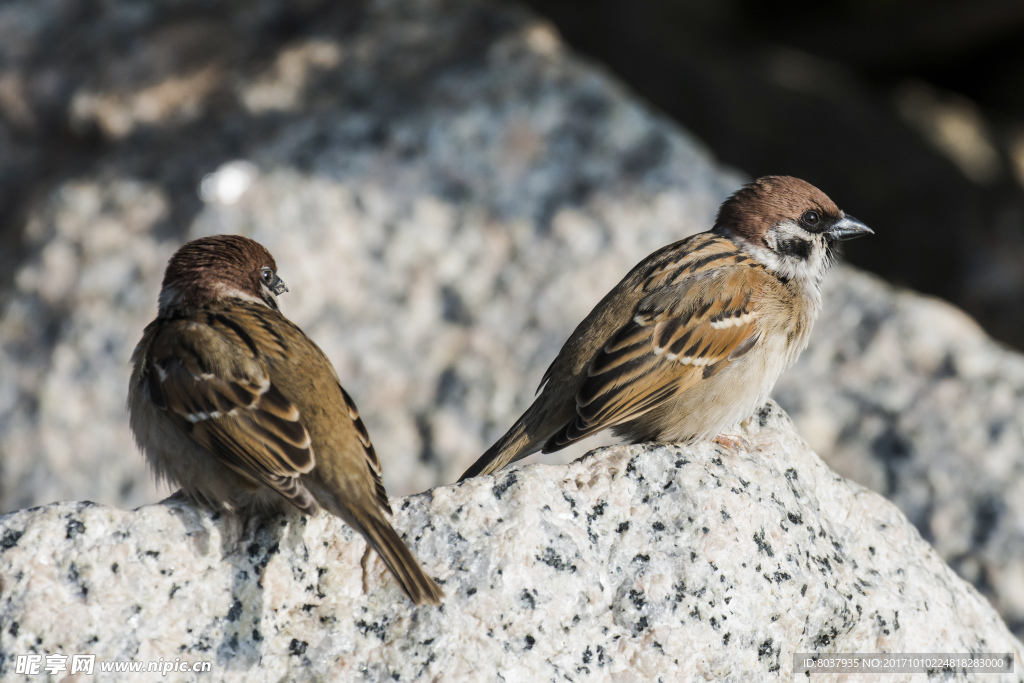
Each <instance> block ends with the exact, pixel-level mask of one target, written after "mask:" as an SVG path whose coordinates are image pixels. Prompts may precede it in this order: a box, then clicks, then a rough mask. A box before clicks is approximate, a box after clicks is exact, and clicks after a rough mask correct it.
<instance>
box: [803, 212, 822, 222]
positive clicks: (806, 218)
mask: <svg viewBox="0 0 1024 683" xmlns="http://www.w3.org/2000/svg"><path fill="white" fill-rule="evenodd" d="M800 220H801V221H802V222H803V224H804V225H807V226H814V225H817V224H818V221H820V220H821V216H819V215H818V212H817V211H806V212H804V215H803V216H800Z"/></svg>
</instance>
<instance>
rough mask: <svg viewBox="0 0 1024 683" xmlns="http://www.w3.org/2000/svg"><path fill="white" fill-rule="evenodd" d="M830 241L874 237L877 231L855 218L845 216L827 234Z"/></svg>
mask: <svg viewBox="0 0 1024 683" xmlns="http://www.w3.org/2000/svg"><path fill="white" fill-rule="evenodd" d="M825 234H826V235H827V236H828V237H829V239H831V240H835V241H837V242H841V241H843V240H852V239H853V238H854V237H861V236H863V235H874V234H875V231H874V230H872V229H871V228H869V227H868V226H866V225H864V224H863V223H861V222H860V221H859V220H857V219H856V218H854V217H853V216H843V217H842V218H840V219H839V220H838V221H836V224H835V225H833V226H832V227H831V228H830V229H829V230H828V231H827V232H826V233H825Z"/></svg>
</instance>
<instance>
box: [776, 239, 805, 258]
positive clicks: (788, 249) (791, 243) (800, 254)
mask: <svg viewBox="0 0 1024 683" xmlns="http://www.w3.org/2000/svg"><path fill="white" fill-rule="evenodd" d="M776 251H777V252H778V253H780V254H782V255H783V256H793V257H794V258H798V259H802V260H806V259H807V257H808V256H810V255H811V243H810V242H808V241H807V240H802V239H800V238H799V237H794V238H792V239H788V240H782V241H780V242H779V244H778V247H777V249H776Z"/></svg>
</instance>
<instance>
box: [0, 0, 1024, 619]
mask: <svg viewBox="0 0 1024 683" xmlns="http://www.w3.org/2000/svg"><path fill="white" fill-rule="evenodd" d="M72 10H75V3H70V2H67V1H66V0H50V1H48V2H35V1H27V0H26V1H23V2H12V3H8V4H6V5H5V6H4V7H3V8H0V35H2V36H4V38H5V39H4V40H0V60H2V66H3V68H4V69H5V71H4V72H3V74H0V81H2V83H0V89H3V93H4V95H3V97H4V99H3V101H2V102H0V105H2V107H4V111H3V112H2V113H3V114H4V116H3V117H0V118H3V120H4V122H5V123H4V124H3V125H11V122H12V121H16V120H20V119H18V117H17V116H15V115H14V114H12V113H11V112H12V111H14V110H15V109H17V110H18V111H22V110H24V111H25V112H28V114H26V116H30V118H31V119H32V121H34V122H35V123H33V124H32V125H33V126H35V127H36V128H35V130H42V131H44V132H45V131H47V130H50V129H51V128H54V127H61V130H66V131H70V132H72V133H74V134H75V135H79V136H82V137H83V139H89V140H93V141H94V144H93V145H92V146H91V147H90V153H89V154H87V155H84V156H81V157H76V159H75V163H68V160H67V159H65V158H63V157H61V158H60V159H59V161H60V163H55V162H52V161H51V162H49V167H50V168H57V167H59V168H60V172H56V171H53V172H52V173H49V174H48V181H47V182H46V183H43V184H41V185H40V186H38V187H36V188H35V190H34V192H32V193H23V194H24V195H25V197H24V199H23V202H24V204H23V206H22V209H21V210H19V211H16V212H12V213H11V215H13V216H17V217H19V220H22V221H23V225H21V234H20V235H19V241H21V242H22V243H23V244H24V247H25V256H24V258H23V259H22V260H21V261H20V262H19V263H18V264H17V265H16V266H15V267H11V268H7V267H5V268H4V269H3V270H4V273H2V274H0V287H3V288H4V290H3V291H0V510H13V509H17V508H24V507H29V506H32V505H39V504H44V503H48V502H51V501H54V500H61V499H67V500H86V499H88V500H94V501H97V502H98V503H101V504H104V505H114V506H120V507H134V506H137V505H141V504H143V503H147V502H152V501H155V500H159V498H160V497H162V496H163V495H166V493H168V491H160V490H158V489H157V488H156V487H155V486H154V484H153V482H152V481H151V480H150V478H149V477H148V476H147V475H146V472H145V470H144V466H143V461H142V458H141V457H140V456H139V455H138V454H137V452H136V450H135V448H134V445H133V443H132V439H131V435H130V433H129V431H128V428H127V418H126V415H125V412H124V398H125V395H126V393H127V387H126V383H127V379H128V368H127V359H128V357H129V356H130V353H131V349H132V347H133V346H134V344H135V342H136V341H137V339H138V338H139V336H140V335H141V330H142V328H143V326H144V325H145V324H146V323H147V322H148V321H149V320H150V319H151V318H152V316H153V315H154V313H155V309H156V293H157V291H158V288H159V282H160V278H161V275H162V270H163V267H164V264H165V262H166V259H167V258H168V257H169V256H170V254H171V253H172V252H173V251H174V250H175V249H176V248H177V247H178V246H180V244H181V243H182V242H183V241H184V240H186V239H189V238H193V237H198V236H202V235H206V234H210V233H214V232H241V233H244V234H247V235H249V236H251V237H254V238H256V239H258V240H260V241H262V242H263V243H265V244H266V245H267V246H268V247H269V248H270V249H271V251H272V252H273V253H274V254H275V255H276V257H277V260H278V263H279V264H280V266H281V272H282V275H283V276H284V278H285V280H286V281H287V282H288V284H289V286H290V287H291V290H292V291H291V293H290V294H288V295H287V296H285V297H283V299H282V307H283V309H284V311H285V313H286V314H287V315H289V316H290V317H291V318H292V319H293V320H295V321H296V322H297V323H298V324H300V325H301V326H302V327H303V328H304V329H305V330H306V331H307V332H308V333H309V334H310V335H311V336H312V337H313V338H314V339H315V340H316V341H317V342H318V343H319V344H320V345H321V346H323V347H324V349H325V350H326V351H327V354H328V356H329V357H330V358H331V359H332V361H333V362H334V363H335V365H336V367H337V369H338V372H339V374H340V375H341V377H342V380H343V382H344V383H345V385H346V387H347V388H348V389H349V391H350V393H351V394H352V395H353V396H354V398H355V399H356V401H357V403H358V405H359V407H360V411H361V413H362V415H363V417H364V420H365V421H366V423H367V425H368V428H369V430H370V433H371V435H372V437H373V439H374V442H375V444H376V446H377V451H378V453H379V454H380V456H381V459H382V460H383V464H384V481H385V484H386V485H387V487H388V490H389V491H390V492H391V493H393V494H398V495H404V494H408V493H413V492H417V491H422V490H425V489H427V488H429V487H431V486H436V485H438V484H442V483H446V482H451V481H454V480H455V478H456V477H457V476H458V475H459V474H460V473H461V472H462V470H463V469H464V468H465V467H466V466H468V465H469V464H470V463H471V462H472V461H473V460H474V459H475V458H476V457H477V456H478V455H479V453H480V452H481V451H482V450H483V449H484V448H485V447H486V446H487V445H488V444H489V443H490V442H491V441H493V439H495V438H496V437H497V436H499V435H500V434H501V433H502V432H503V431H504V430H505V429H506V428H507V426H508V425H509V424H510V423H511V422H512V421H513V420H514V419H515V417H516V416H518V414H519V413H520V412H521V411H522V410H523V409H524V408H525V407H526V406H527V405H529V403H530V400H531V398H532V395H533V390H534V388H535V386H536V384H537V383H538V382H539V381H540V378H541V376H542V374H543V371H544V369H545V368H546V367H547V365H548V363H550V361H551V359H552V358H553V357H554V355H555V353H556V352H557V350H558V348H559V346H560V345H561V343H562V342H563V341H564V339H565V338H566V337H567V336H568V334H569V333H570V332H571V330H572V329H573V328H574V327H575V325H576V324H577V323H578V321H579V320H580V319H582V318H583V316H584V315H585V314H586V313H587V312H588V311H589V310H590V308H591V307H592V306H593V305H594V304H595V303H596V302H597V301H598V300H599V298H600V297H601V296H602V295H603V294H604V293H605V292H606V291H607V290H608V289H609V288H610V287H611V286H612V285H614V283H615V282H616V281H617V280H618V279H619V278H620V277H621V276H622V275H623V274H625V272H626V271H627V270H628V269H629V268H630V267H631V266H632V265H633V264H634V263H636V262H637V261H638V260H639V259H641V258H642V257H643V256H645V255H646V254H648V253H649V252H651V251H653V250H654V249H656V248H658V247H660V246H662V245H664V244H667V243H669V242H672V241H674V240H677V239H679V238H682V237H684V236H686V235H688V234H691V233H693V232H696V231H699V230H703V229H706V228H707V227H708V226H709V225H710V224H711V220H712V217H713V215H714V211H715V209H716V208H717V206H718V204H719V202H720V201H721V200H722V199H723V198H724V197H725V196H726V195H727V194H728V193H729V192H730V191H732V190H733V189H735V188H736V187H737V186H738V185H739V183H740V182H741V181H742V180H743V178H741V177H740V176H739V175H738V174H736V173H733V172H730V171H729V170H728V169H723V168H722V167H721V166H720V165H718V164H717V163H716V162H715V161H714V160H713V159H712V157H711V156H710V154H709V153H708V152H707V151H706V150H705V149H704V147H703V146H702V145H701V144H700V143H699V142H698V141H696V140H694V139H693V138H692V137H691V136H690V135H688V134H687V133H686V132H685V131H682V130H680V129H679V127H678V126H676V125H674V124H673V123H672V122H670V121H669V120H667V119H666V118H665V117H663V116H661V115H659V114H658V113H657V112H655V111H652V110H651V108H650V107H648V106H646V105H645V104H644V103H642V102H640V101H638V99H637V98H636V97H635V96H634V95H633V94H631V93H630V92H629V91H628V90H627V89H625V88H624V87H623V86H622V85H620V84H619V83H617V82H615V81H614V80H613V79H611V78H609V77H608V76H607V75H606V74H605V73H604V72H603V71H602V70H601V69H600V68H599V67H596V66H595V65H593V64H590V63H587V62H586V61H585V60H582V59H580V58H579V57H577V56H575V55H574V54H572V53H571V52H570V51H568V50H567V49H565V47H564V46H563V45H562V44H561V41H560V40H559V38H558V36H557V34H556V33H555V32H554V31H553V30H552V29H551V27H550V26H549V25H548V24H546V23H545V22H543V21H541V20H539V19H537V18H536V17H535V16H534V15H532V14H530V13H528V12H526V11H523V10H522V9H520V8H518V7H516V6H513V5H508V4H497V3H491V2H486V1H484V0H456V1H450V0H423V1H420V2H406V1H398V2H393V1H385V0H352V2H346V3H331V2H326V0H324V1H321V0H303V1H302V2H285V1H284V0H261V2H259V3H252V2H238V1H235V0H217V1H214V2H210V1H208V0H203V1H202V2H199V0H161V1H159V2H148V3H131V2H111V3H101V6H98V7H97V8H96V11H97V14H96V16H94V17H90V20H89V21H88V22H85V21H82V16H81V15H80V14H77V13H76V11H72ZM200 10H201V11H200ZM281 26H285V27H288V30H286V31H281V30H280V29H275V27H281ZM54 44H61V45H63V46H64V48H63V49H62V50H53V49H51V46H52V45H54ZM399 55H400V56H401V58H398V56H399ZM11 83H14V84H15V85H17V84H18V83H20V84H22V85H21V86H18V87H14V86H10V84H11ZM4 84H7V85H4ZM4 88H6V89H4ZM11 93H14V94H13V95H12V94H11ZM12 98H13V99H12ZM19 98H20V99H19ZM12 107H14V108H15V109H11V108H12ZM25 120H28V119H25ZM3 134H4V133H3V132H2V131H0V136H2V135H3ZM38 137H39V139H44V138H48V136H47V135H45V134H43V133H38ZM49 137H52V136H49ZM53 139H54V140H57V141H58V142H56V143H54V144H55V145H56V147H61V144H60V138H57V137H54V138H53ZM0 143H2V140H0ZM19 144H20V143H19ZM11 159H14V157H13V156H12V157H11ZM2 163H7V162H2ZM11 163H14V162H13V161H12V162H11ZM19 163H20V162H19ZM26 163H27V162H26ZM32 163H35V162H32ZM44 165H45V164H44ZM5 168H6V167H5ZM12 168H13V167H12ZM18 168H20V167H18ZM779 170H780V171H785V169H779ZM11 175H24V174H23V173H22V171H21V170H17V169H15V171H10V172H9V171H7V170H4V169H0V179H2V178H3V177H8V176H11ZM810 180H812V181H813V180H814V179H813V178H811V179H810ZM823 189H825V190H826V191H828V190H829V188H827V187H825V188H823ZM836 199H837V201H839V203H840V204H843V205H845V204H844V202H843V198H842V197H836ZM847 208H849V209H850V210H851V212H853V213H854V214H855V215H860V217H861V218H864V219H866V220H869V222H871V223H872V224H873V226H874V227H875V228H876V231H877V232H878V235H877V236H876V238H873V239H877V240H878V244H879V246H878V248H879V249H884V248H886V247H885V244H886V243H885V241H884V240H885V234H886V231H887V230H892V229H894V228H895V226H887V225H884V224H878V223H877V222H875V221H873V220H870V219H871V217H869V216H864V215H861V214H860V213H859V212H857V210H856V208H855V207H849V206H848V207H847ZM5 220H8V221H9V220H13V219H11V218H10V217H7V218H6V219H5ZM4 256H8V255H4ZM0 263H3V259H2V258H0ZM8 271H9V272H8ZM8 280H9V282H8ZM1021 366H1022V360H1021V357H1020V356H1019V355H1017V354H1014V353H1012V352H1009V351H1007V350H1006V349H1004V348H1002V347H1000V346H998V345H996V344H994V343H992V342H991V341H990V340H988V339H987V338H986V337H985V335H984V334H982V333H981V332H980V331H979V330H978V329H977V327H976V326H975V325H974V324H973V323H972V322H971V321H970V320H968V319H967V318H966V317H965V316H963V315H962V314H960V313H958V312H956V311H955V310H953V309H951V308H949V307H948V306H945V305H943V304H941V303H938V302H935V301H933V300H930V299H925V298H921V297H918V296H916V295H913V294H910V293H906V292H900V291H898V290H894V289H892V288H890V287H888V286H887V285H884V284H882V283H880V282H878V281H876V280H874V279H872V278H869V277H867V276H864V275H861V274H858V273H857V272H855V271H852V270H849V269H840V270H838V271H837V272H834V273H832V274H830V275H829V277H828V279H827V280H826V301H825V307H824V317H823V319H822V320H821V322H820V323H819V325H818V326H817V328H816V331H815V335H814V338H813V341H812V345H811V348H810V349H809V350H808V351H807V353H806V354H805V355H804V358H803V360H802V361H801V363H800V365H799V366H798V367H797V369H795V370H794V371H792V372H791V373H789V374H787V375H786V376H784V377H783V379H782V381H781V382H780V385H779V389H778V392H777V395H778V397H779V399H780V400H781V401H783V402H784V405H785V406H786V407H787V408H788V409H790V410H792V411H793V414H794V417H795V419H796V420H797V424H798V426H799V427H800V429H801V430H802V431H805V432H806V433H807V436H808V438H809V439H810V440H811V443H812V445H814V447H815V448H816V449H817V450H818V452H820V453H821V454H822V456H823V457H825V458H826V459H828V460H830V462H832V463H833V464H834V465H835V467H836V468H837V469H839V471H840V472H842V473H844V474H847V475H849V476H852V477H854V478H857V479H858V480H859V481H861V482H862V483H864V484H865V485H868V486H870V487H872V488H874V489H875V490H878V491H880V492H881V493H883V494H885V495H887V496H889V497H890V498H891V499H893V500H894V501H896V502H897V504H899V505H900V506H901V507H902V508H903V510H904V511H905V512H906V513H907V514H908V516H909V517H910V519H911V520H912V521H913V522H914V523H915V524H918V525H919V528H920V529H921V531H922V533H923V534H924V536H925V538H926V540H928V541H930V542H932V543H933V544H934V545H935V546H936V548H937V549H938V550H939V552H940V553H941V554H942V555H943V556H944V557H945V558H946V559H947V561H949V562H950V563H951V564H952V565H953V566H954V568H956V569H957V570H958V571H960V572H961V573H962V575H963V576H965V577H967V578H968V579H970V580H971V581H973V582H974V583H975V584H976V585H977V586H978V587H979V588H980V589H981V590H982V591H983V592H984V593H985V594H986V595H987V596H988V597H990V599H992V600H993V602H995V603H996V604H997V606H998V607H999V608H1000V609H1001V610H1002V612H1003V614H1004V616H1005V618H1006V619H1007V621H1008V622H1009V623H1010V625H1011V626H1012V627H1014V628H1016V629H1017V630H1018V632H1024V593H1022V592H1021V586H1024V538H1022V536H1024V533H1022V532H1021V529H1024V509H1022V503H1021V501H1024V496H1021V495H1020V493H1019V489H1020V487H1021V483H1020V482H1021V481H1022V480H1024V479H1022V477H1021V469H1022V468H1024V464H1022V463H1024V457H1022V454H1024V443H1022V441H1024V415H1022V414H1021V407H1020V406H1021V405H1024V402H1022V401H1021V397H1022V396H1024V372H1022V370H1021ZM600 443H601V442H600V441H597V440H590V441H588V442H586V443H584V444H581V445H579V446H578V447H576V449H575V450H572V451H568V452H564V453H559V454H555V455H553V456H550V457H549V459H548V462H568V461H569V460H571V459H572V458H573V457H575V456H578V455H581V454H582V453H583V452H584V449H589V448H593V447H594V446H595V445H598V444H600ZM534 461H536V460H534Z"/></svg>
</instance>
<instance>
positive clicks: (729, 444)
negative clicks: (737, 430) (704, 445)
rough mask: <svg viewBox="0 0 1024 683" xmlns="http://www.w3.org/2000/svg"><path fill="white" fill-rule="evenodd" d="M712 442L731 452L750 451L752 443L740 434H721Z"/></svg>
mask: <svg viewBox="0 0 1024 683" xmlns="http://www.w3.org/2000/svg"><path fill="white" fill-rule="evenodd" d="M712 441H713V442H715V443H717V444H718V445H719V446H722V447H723V448H725V449H727V450H730V451H738V450H744V451H749V450H750V442H749V441H747V440H746V439H744V438H743V437H742V436H740V435H739V434H719V435H718V436H716V437H715V438H714V439H712Z"/></svg>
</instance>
